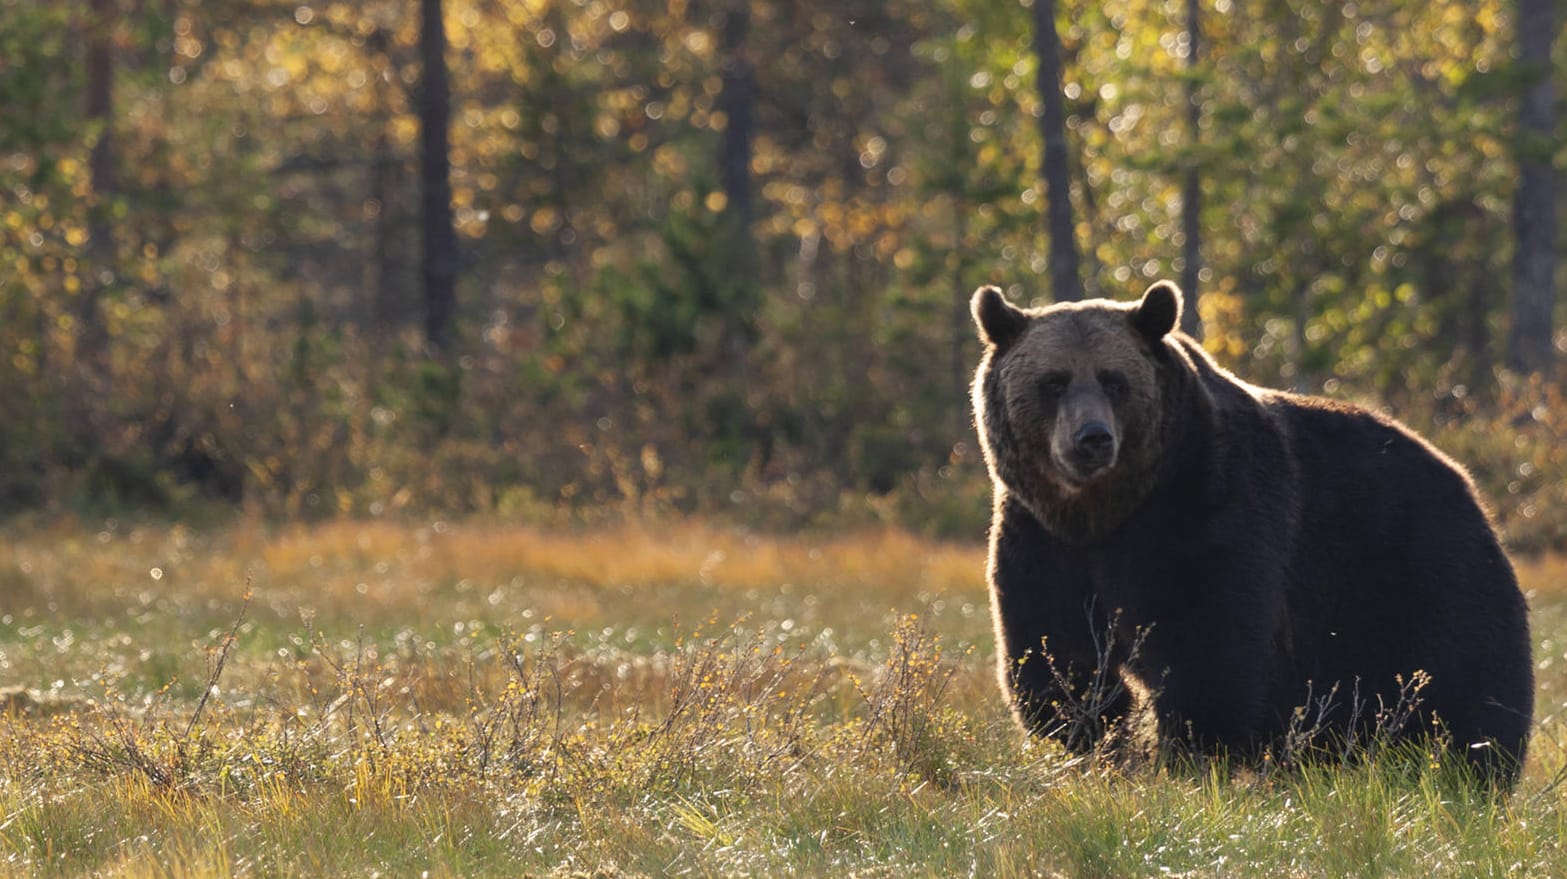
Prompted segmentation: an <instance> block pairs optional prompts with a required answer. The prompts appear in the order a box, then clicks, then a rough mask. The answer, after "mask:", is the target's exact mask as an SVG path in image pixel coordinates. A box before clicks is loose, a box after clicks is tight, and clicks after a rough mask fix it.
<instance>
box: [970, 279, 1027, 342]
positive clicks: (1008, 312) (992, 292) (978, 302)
mask: <svg viewBox="0 0 1567 879" xmlns="http://www.w3.org/2000/svg"><path fill="white" fill-rule="evenodd" d="M969 308H970V310H972V311H973V312H974V323H976V324H978V325H979V338H980V341H983V342H985V343H986V344H989V345H993V346H995V347H997V348H1005V347H1007V346H1008V345H1010V344H1012V343H1013V342H1015V341H1017V337H1018V336H1021V335H1022V334H1023V331H1024V330H1025V329H1028V315H1026V314H1024V313H1023V312H1022V310H1020V309H1019V308H1017V306H1015V305H1013V304H1012V303H1010V302H1008V301H1007V298H1006V297H1005V296H1003V295H1001V288H1000V287H994V286H989V285H987V286H984V287H981V288H979V289H978V290H975V291H974V299H973V301H971V302H970V303H969Z"/></svg>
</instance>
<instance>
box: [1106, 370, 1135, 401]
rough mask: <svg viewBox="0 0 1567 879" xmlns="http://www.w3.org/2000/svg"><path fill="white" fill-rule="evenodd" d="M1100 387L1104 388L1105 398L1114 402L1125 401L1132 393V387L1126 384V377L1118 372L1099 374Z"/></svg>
mask: <svg viewBox="0 0 1567 879" xmlns="http://www.w3.org/2000/svg"><path fill="white" fill-rule="evenodd" d="M1099 386H1100V387H1102V388H1104V390H1105V396H1107V397H1109V398H1110V399H1112V400H1124V399H1126V396H1127V394H1128V393H1129V392H1130V391H1131V386H1130V385H1128V384H1127V383H1126V376H1124V375H1121V374H1120V373H1118V372H1101V373H1099Z"/></svg>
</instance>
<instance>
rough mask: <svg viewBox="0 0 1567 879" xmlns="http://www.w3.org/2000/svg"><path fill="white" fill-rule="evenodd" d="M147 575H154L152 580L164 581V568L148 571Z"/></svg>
mask: <svg viewBox="0 0 1567 879" xmlns="http://www.w3.org/2000/svg"><path fill="white" fill-rule="evenodd" d="M147 573H149V574H151V575H152V579H154V580H162V579H163V569H162V568H153V569H152V570H151V571H148V572H147Z"/></svg>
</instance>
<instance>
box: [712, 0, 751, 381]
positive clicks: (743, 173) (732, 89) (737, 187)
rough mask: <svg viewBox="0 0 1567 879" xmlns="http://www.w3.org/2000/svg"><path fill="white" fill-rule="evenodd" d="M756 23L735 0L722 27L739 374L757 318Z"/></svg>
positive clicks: (721, 101)
mask: <svg viewBox="0 0 1567 879" xmlns="http://www.w3.org/2000/svg"><path fill="white" fill-rule="evenodd" d="M750 27H751V9H750V5H749V0H735V2H732V3H731V4H730V6H729V9H728V11H727V12H726V13H725V14H724V22H723V27H722V29H721V31H720V43H719V51H720V53H721V54H720V61H719V64H720V74H721V76H722V78H723V86H722V90H721V91H720V92H719V95H718V106H719V109H721V110H722V111H723V113H724V116H725V117H726V119H727V120H728V121H727V123H726V124H725V126H724V133H723V138H722V140H721V141H720V143H719V147H718V179H719V183H720V184H721V185H722V186H723V190H724V213H725V215H726V217H727V221H726V223H725V226H726V230H725V234H726V235H727V237H728V238H729V246H728V247H727V248H726V250H727V251H728V252H727V253H726V254H725V255H724V259H725V261H726V262H727V265H726V266H725V268H726V269H727V272H726V274H727V275H728V277H727V278H726V283H727V286H728V287H729V288H730V290H729V292H730V293H731V294H732V296H733V297H734V301H733V302H731V303H730V307H729V308H728V309H727V311H728V314H727V316H726V318H725V327H724V337H725V338H724V349H725V351H724V356H725V358H726V359H727V360H728V361H729V363H728V365H729V367H730V368H731V369H732V370H734V371H735V374H736V375H737V376H738V375H743V374H744V372H745V365H746V358H747V351H748V349H749V347H750V327H751V323H752V321H753V319H754V314H753V312H754V303H753V302H752V300H753V298H754V294H755V287H756V271H757V265H756V239H755V236H754V234H753V231H752V223H753V221H754V219H755V217H754V211H753V207H752V204H753V202H752V198H751V138H752V131H753V126H754V122H753V119H754V113H753V109H754V106H755V103H756V70H755V65H754V64H753V63H752V61H751V57H750V54H749V53H748V52H747V50H746V46H745V43H746V37H747V35H748V33H749V31H750Z"/></svg>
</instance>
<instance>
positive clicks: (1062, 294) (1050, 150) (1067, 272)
mask: <svg viewBox="0 0 1567 879" xmlns="http://www.w3.org/2000/svg"><path fill="white" fill-rule="evenodd" d="M1034 51H1035V52H1036V53H1037V54H1038V55H1039V69H1038V71H1037V72H1036V74H1035V86H1036V87H1037V88H1038V89H1039V98H1040V100H1041V101H1042V102H1043V103H1044V113H1043V115H1041V116H1040V117H1039V131H1040V134H1041V135H1042V137H1043V140H1044V158H1043V162H1042V169H1043V173H1044V177H1045V214H1046V218H1047V220H1046V229H1047V231H1048V232H1049V235H1050V294H1051V296H1052V298H1054V299H1055V301H1057V302H1067V301H1074V300H1078V299H1081V298H1083V287H1082V282H1081V281H1080V280H1079V277H1078V274H1079V270H1078V255H1077V239H1076V232H1075V229H1074V224H1073V222H1072V192H1071V181H1070V177H1069V173H1068V164H1067V154H1066V104H1065V101H1064V100H1063V99H1062V95H1061V38H1060V37H1059V36H1058V35H1057V34H1056V3H1055V0H1034Z"/></svg>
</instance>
